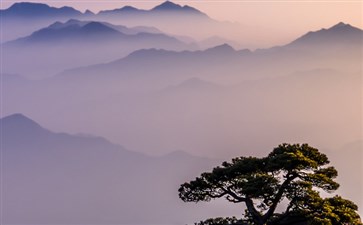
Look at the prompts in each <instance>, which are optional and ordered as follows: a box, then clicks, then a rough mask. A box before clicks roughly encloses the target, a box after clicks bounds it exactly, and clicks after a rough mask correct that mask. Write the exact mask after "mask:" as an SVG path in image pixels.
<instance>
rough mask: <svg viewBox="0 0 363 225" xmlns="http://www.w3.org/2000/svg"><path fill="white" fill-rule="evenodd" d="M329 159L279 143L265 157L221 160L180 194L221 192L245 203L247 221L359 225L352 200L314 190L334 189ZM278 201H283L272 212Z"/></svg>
mask: <svg viewBox="0 0 363 225" xmlns="http://www.w3.org/2000/svg"><path fill="white" fill-rule="evenodd" d="M328 164H329V160H328V157H327V156H326V155H325V154H323V153H320V152H319V151H318V150H317V149H315V148H313V147H310V146H309V145H307V144H302V145H299V144H293V145H291V144H282V145H279V146H278V147H277V148H275V149H274V150H273V151H272V152H271V153H270V154H269V155H268V156H267V157H264V158H256V157H239V158H234V159H232V161H231V162H224V163H223V164H222V166H219V167H216V168H214V169H213V170H212V172H207V173H203V174H201V176H200V177H197V178H196V179H195V180H193V181H190V182H186V183H184V184H182V185H181V186H180V188H179V197H180V198H181V199H182V200H183V201H186V202H199V201H210V200H211V199H215V198H221V197H224V198H226V199H227V200H228V201H230V202H233V203H244V204H245V205H246V208H247V209H246V213H245V214H244V215H245V219H246V221H247V222H249V224H258V225H260V224H261V225H263V224H285V223H286V221H289V220H291V219H292V218H294V220H298V221H306V222H309V223H310V224H320V225H324V224H331V225H335V224H345V223H347V224H354V225H355V224H362V223H361V222H360V218H359V215H358V214H357V212H356V211H357V206H356V205H355V204H354V203H353V202H351V201H349V200H345V199H343V198H341V197H339V196H336V197H333V198H327V199H323V198H322V197H320V195H319V191H326V192H329V193H330V192H333V191H335V190H337V189H338V188H339V184H338V183H337V182H335V180H334V179H335V178H336V177H337V175H338V172H337V171H336V169H335V168H334V167H331V166H328ZM283 200H285V201H287V202H288V206H287V208H286V210H285V211H283V212H280V213H277V212H276V208H277V206H278V204H279V203H281V201H283ZM211 221H212V220H211ZM211 221H209V222H211ZM217 221H219V222H218V223H217V222H216V221H214V222H215V223H214V224H217V225H219V224H221V223H220V222H221V221H222V219H221V218H219V220H217ZM227 222H228V221H225V223H224V224H229V223H227ZM210 224H212V223H210ZM287 224H288V222H287ZM201 225H203V224H201Z"/></svg>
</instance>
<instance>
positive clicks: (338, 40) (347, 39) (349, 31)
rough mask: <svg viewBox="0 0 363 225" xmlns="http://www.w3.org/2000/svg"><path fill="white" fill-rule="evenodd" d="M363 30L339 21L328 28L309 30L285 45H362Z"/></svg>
mask: <svg viewBox="0 0 363 225" xmlns="http://www.w3.org/2000/svg"><path fill="white" fill-rule="evenodd" d="M362 42H363V31H362V30H361V29H359V28H356V27H353V26H351V25H350V24H345V23H343V22H340V23H338V24H336V25H334V26H332V27H330V28H328V29H324V28H323V29H321V30H318V31H311V32H308V33H307V34H305V35H303V36H301V37H300V38H298V39H296V40H295V41H293V42H291V43H290V44H288V45H287V47H319V46H327V45H333V44H338V45H343V44H344V45H357V44H360V45H362Z"/></svg>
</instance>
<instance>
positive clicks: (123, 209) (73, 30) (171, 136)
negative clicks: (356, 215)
mask: <svg viewBox="0 0 363 225" xmlns="http://www.w3.org/2000/svg"><path fill="white" fill-rule="evenodd" d="M0 14H1V18H2V26H3V27H2V29H3V31H5V32H4V35H3V36H2V40H1V51H2V54H1V55H2V56H3V57H2V58H1V74H0V76H1V77H0V81H1V92H2V96H1V107H2V108H1V113H2V116H3V118H2V119H0V126H1V129H0V130H1V132H2V133H1V151H2V154H1V168H2V176H3V178H2V183H4V184H5V185H3V186H2V187H3V190H2V192H3V195H2V196H3V197H4V198H2V199H1V201H2V205H3V214H2V216H3V218H2V219H3V220H2V221H3V222H4V223H5V224H186V223H193V222H196V221H199V220H201V219H205V218H208V217H215V216H231V215H234V216H239V215H240V214H241V212H242V211H243V208H239V207H235V206H233V205H232V206H228V204H225V203H224V202H223V201H217V202H213V203H211V204H205V205H204V204H202V205H194V204H192V205H190V204H183V203H182V202H181V201H180V200H179V199H178V193H177V189H178V187H179V185H180V184H181V183H182V182H185V181H187V180H191V179H193V178H194V177H195V176H197V175H199V174H200V173H201V172H204V171H206V170H210V169H211V168H212V167H214V166H217V165H218V164H219V163H220V162H221V161H222V160H215V159H211V158H221V159H230V158H232V157H236V156H249V155H253V156H265V155H266V154H267V153H268V152H269V151H270V150H271V149H272V148H273V147H275V146H276V145H278V144H280V143H284V142H289V143H296V142H299V143H305V142H307V143H309V145H311V146H314V147H317V148H319V149H320V150H322V151H323V152H326V153H327V154H328V157H329V158H331V161H332V164H333V166H336V167H337V169H338V171H339V181H340V182H341V184H342V186H341V190H340V192H339V193H341V194H343V195H344V196H345V197H347V198H349V199H351V200H353V201H354V202H356V203H357V204H358V205H359V206H361V205H362V201H361V199H363V198H362V196H361V195H362V193H361V188H362V176H361V172H362V170H361V165H362V164H361V157H362V151H361V147H362V142H361V139H362V135H361V134H362V129H361V120H362V107H361V105H362V98H361V91H362V76H361V75H362V46H363V31H362V30H361V29H359V28H357V27H353V26H351V25H350V24H346V23H343V22H339V23H337V24H335V25H332V26H331V27H327V28H322V29H320V30H316V31H309V32H307V33H305V34H302V36H300V37H297V38H295V39H292V40H291V41H290V42H287V43H286V44H283V45H280V46H273V47H270V48H261V49H257V50H250V49H247V48H241V47H236V45H238V43H234V41H235V40H236V39H235V38H236V36H232V35H231V34H232V33H233V32H237V33H243V35H242V38H239V39H238V41H237V42H239V41H240V42H242V43H243V42H244V41H245V39H244V37H245V36H244V35H248V34H245V33H246V32H245V30H244V29H242V28H241V27H240V26H235V25H236V24H234V23H229V22H219V21H216V20H214V19H212V18H210V17H209V16H208V15H206V14H205V13H203V12H201V11H199V10H198V9H195V8H192V7H190V6H187V5H185V6H181V5H178V4H175V3H172V2H169V1H167V2H164V3H162V4H160V5H158V6H155V7H153V8H151V9H147V10H145V9H138V8H135V7H132V6H125V7H122V8H119V9H113V10H103V11H100V12H98V13H93V12H91V11H89V10H87V11H85V12H84V13H83V12H80V11H78V10H75V9H73V8H71V7H62V8H54V7H50V6H48V5H46V4H40V3H16V4H14V5H12V6H11V7H10V8H8V9H3V10H0ZM256 30H258V28H256ZM231 32H232V33H231ZM221 34H222V36H220V35H221ZM230 37H231V38H230ZM232 37H233V38H232ZM20 113H21V114H20ZM4 115H7V116H4ZM25 115H26V116H25ZM30 118H32V119H30ZM35 121H37V122H35ZM38 122H39V124H42V125H39V124H38ZM43 126H44V127H47V128H49V129H47V128H44V127H43ZM52 130H55V131H62V132H61V133H59V132H54V131H52ZM77 133H83V134H77ZM75 134H77V135H75ZM85 134H87V135H85ZM88 134H92V135H88ZM93 135H95V136H93ZM123 146H126V147H123ZM128 149H130V150H128ZM178 149H182V150H183V151H180V150H178ZM176 150H177V151H176ZM187 152H188V153H187ZM195 155H202V156H205V157H197V156H195ZM207 156H208V157H207ZM347 161H349V162H351V163H349V165H348V164H347V163H346V162H347ZM351 171H357V173H358V177H357V179H354V180H353V179H350V178H351Z"/></svg>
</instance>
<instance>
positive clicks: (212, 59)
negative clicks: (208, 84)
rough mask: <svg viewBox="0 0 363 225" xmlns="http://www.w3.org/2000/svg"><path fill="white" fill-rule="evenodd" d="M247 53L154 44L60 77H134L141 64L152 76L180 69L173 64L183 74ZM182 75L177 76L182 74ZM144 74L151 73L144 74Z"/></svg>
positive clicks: (225, 46) (246, 53) (225, 45)
mask: <svg viewBox="0 0 363 225" xmlns="http://www.w3.org/2000/svg"><path fill="white" fill-rule="evenodd" d="M249 54H251V52H250V51H249V50H241V51H236V50H234V49H233V48H232V47H231V46H229V45H227V44H224V45H221V46H216V47H213V48H210V49H206V50H204V51H180V52H179V51H169V50H163V49H154V48H153V49H142V50H138V51H135V52H133V53H131V54H129V55H128V56H126V57H124V58H121V59H118V60H115V61H113V62H110V63H105V64H97V65H92V66H88V67H82V68H75V69H71V70H67V71H65V72H63V73H62V74H61V75H60V77H62V76H63V77H67V75H71V74H73V75H77V74H78V75H80V74H83V75H86V74H88V75H87V76H88V78H90V80H91V76H92V75H95V76H97V75H98V74H108V75H115V76H116V74H117V76H118V77H119V78H123V77H124V78H125V77H131V74H133V77H134V78H137V77H140V75H142V74H140V73H139V72H141V71H140V69H141V68H143V67H142V66H141V65H144V66H145V67H144V68H149V69H150V70H151V69H152V70H153V72H154V73H153V75H154V76H158V75H166V74H169V75H170V76H171V75H172V74H175V73H178V72H180V71H179V70H175V68H182V70H183V71H184V75H183V76H188V75H190V74H192V73H193V72H195V71H198V68H208V70H209V69H210V67H213V66H214V65H216V66H221V65H223V64H224V63H232V62H235V61H238V60H240V58H241V57H245V56H247V55H249ZM214 63H215V64H214ZM140 66H141V67H140ZM121 68H122V70H121V71H124V72H125V73H118V72H117V71H119V69H121ZM126 71H128V72H126ZM159 71H160V73H159ZM143 74H144V73H143ZM73 75H71V76H73ZM183 76H181V77H180V78H183ZM144 78H146V77H144ZM148 78H151V77H150V76H148ZM189 78H191V77H189Z"/></svg>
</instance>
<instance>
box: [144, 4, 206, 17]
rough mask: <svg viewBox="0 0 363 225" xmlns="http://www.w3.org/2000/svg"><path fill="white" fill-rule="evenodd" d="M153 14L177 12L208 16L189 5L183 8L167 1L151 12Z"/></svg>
mask: <svg viewBox="0 0 363 225" xmlns="http://www.w3.org/2000/svg"><path fill="white" fill-rule="evenodd" d="M150 11H151V12H174V13H175V12H177V13H187V14H195V15H199V16H206V15H205V14H204V13H202V12H201V11H199V10H197V9H195V8H193V7H190V6H188V5H185V6H181V5H178V4H175V3H173V2H171V1H166V2H164V3H162V4H160V5H158V6H155V7H154V8H152V9H151V10H150Z"/></svg>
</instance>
